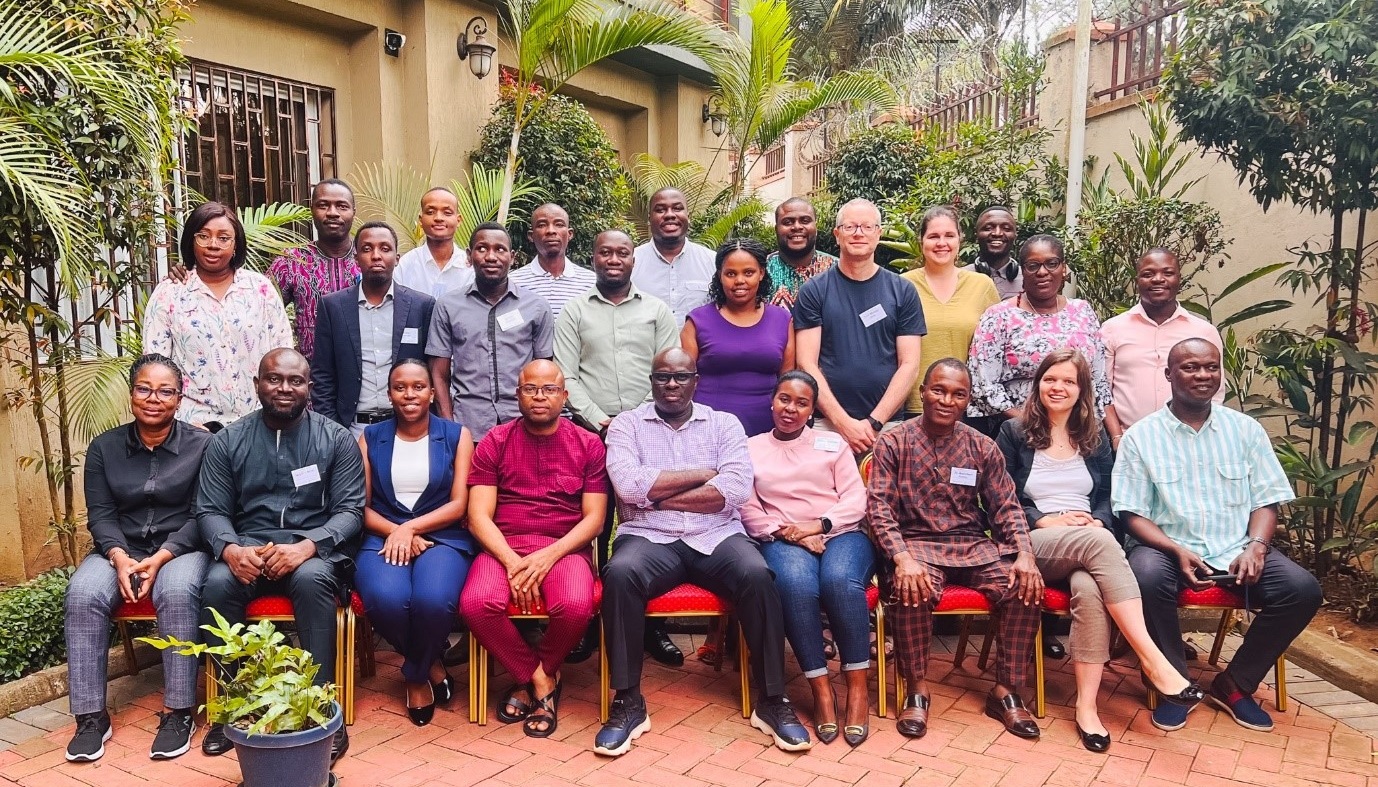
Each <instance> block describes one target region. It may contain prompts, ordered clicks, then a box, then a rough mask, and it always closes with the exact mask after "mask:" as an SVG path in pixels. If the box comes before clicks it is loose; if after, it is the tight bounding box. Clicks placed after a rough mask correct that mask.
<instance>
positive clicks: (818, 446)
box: [813, 432, 842, 454]
mask: <svg viewBox="0 0 1378 787" xmlns="http://www.w3.org/2000/svg"><path fill="white" fill-rule="evenodd" d="M813 450H815V451H826V452H828V453H830V454H835V453H837V452H838V451H841V450H842V435H840V434H832V433H827V432H825V433H823V434H815V435H814V438H813Z"/></svg>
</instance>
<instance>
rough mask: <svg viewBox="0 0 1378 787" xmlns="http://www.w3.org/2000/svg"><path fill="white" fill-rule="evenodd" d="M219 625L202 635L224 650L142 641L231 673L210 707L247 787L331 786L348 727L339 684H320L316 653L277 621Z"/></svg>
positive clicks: (180, 642) (167, 639)
mask: <svg viewBox="0 0 1378 787" xmlns="http://www.w3.org/2000/svg"><path fill="white" fill-rule="evenodd" d="M211 614H212V615H214V616H215V625H207V626H202V627H201V628H203V629H205V630H206V631H208V632H210V633H211V634H214V635H215V636H216V637H217V638H219V639H220V640H221V641H222V642H223V643H224V644H223V645H206V644H200V643H195V642H186V641H184V640H179V639H176V638H175V637H140V638H139V639H140V641H142V642H147V643H148V644H150V645H152V646H153V647H155V648H158V649H159V650H162V649H165V648H176V649H177V652H178V653H180V654H181V655H183V656H196V657H200V656H201V655H203V654H208V655H211V656H214V657H216V659H217V660H218V661H219V662H220V664H222V665H224V666H225V671H228V670H234V675H233V676H232V677H230V678H229V679H228V680H223V681H222V684H221V687H220V688H221V690H220V692H219V693H218V694H216V695H215V696H214V697H212V698H210V699H209V700H208V701H207V703H206V706H205V710H206V716H207V718H208V719H209V721H210V722H212V723H217V724H224V725H225V735H226V737H228V738H229V739H230V742H231V743H233V744H234V749H235V752H237V753H238V754H239V769H240V771H241V772H242V773H243V775H244V785H245V787H326V785H327V783H328V782H329V781H330V741H331V738H332V736H334V734H335V731H336V730H338V729H339V728H340V725H341V724H343V723H344V716H343V714H342V713H341V711H340V705H339V703H338V702H337V701H336V687H335V685H334V684H330V685H325V686H317V685H314V684H313V681H314V680H315V677H316V672H317V671H318V670H319V669H320V665H319V664H317V663H316V662H315V660H314V659H312V658H311V654H309V653H307V652H306V651H304V650H302V649H301V648H295V647H292V646H291V645H289V644H287V638H286V637H285V636H283V634H282V632H280V631H278V630H277V629H276V628H275V627H274V626H273V624H272V622H271V621H267V620H264V621H260V622H259V623H257V624H255V625H253V626H247V627H246V626H245V625H244V624H243V623H236V624H234V625H233V626H231V625H230V624H229V623H228V622H226V620H225V618H224V617H223V616H222V615H221V614H220V613H219V612H217V611H216V610H214V609H212V610H211Z"/></svg>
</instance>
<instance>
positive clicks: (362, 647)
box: [349, 590, 378, 678]
mask: <svg viewBox="0 0 1378 787" xmlns="http://www.w3.org/2000/svg"><path fill="white" fill-rule="evenodd" d="M349 609H350V611H351V612H353V613H354V655H355V656H357V657H358V659H359V677H362V678H371V677H373V676H374V675H375V674H377V672H378V662H377V661H376V660H374V657H373V651H374V648H376V647H377V642H375V641H374V638H373V626H372V625H371V624H370V623H369V622H368V615H365V614H364V600H363V598H362V597H360V595H359V591H357V590H352V591H350V593H349Z"/></svg>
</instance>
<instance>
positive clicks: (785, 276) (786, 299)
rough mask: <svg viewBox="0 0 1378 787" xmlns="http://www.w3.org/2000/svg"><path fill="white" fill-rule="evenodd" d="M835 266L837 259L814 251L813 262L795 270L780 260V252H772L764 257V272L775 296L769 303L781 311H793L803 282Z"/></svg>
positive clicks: (825, 253)
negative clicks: (768, 276) (770, 282)
mask: <svg viewBox="0 0 1378 787" xmlns="http://www.w3.org/2000/svg"><path fill="white" fill-rule="evenodd" d="M836 264H837V258H836V257H834V256H833V255H831V254H829V253H827V252H826V251H818V250H817V249H814V252H813V261H812V262H810V263H809V264H808V265H805V266H804V267H802V268H796V267H794V266H793V265H790V264H789V263H788V262H785V261H784V260H783V259H781V258H780V252H778V251H772V252H771V253H770V256H769V257H766V272H767V273H769V274H770V280H771V281H772V282H773V283H774V284H775V294H774V295H772V296H770V302H771V303H773V304H775V305H776V306H779V307H780V308H782V309H789V310H790V311H794V300H795V299H796V298H797V297H799V288H800V287H803V286H804V282H806V281H808V280H809V279H812V278H813V277H815V276H817V275H818V274H820V273H822V272H823V271H826V270H827V269H829V268H831V267H832V266H834V265H836Z"/></svg>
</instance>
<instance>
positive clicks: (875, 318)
mask: <svg viewBox="0 0 1378 787" xmlns="http://www.w3.org/2000/svg"><path fill="white" fill-rule="evenodd" d="M858 316H860V317H861V324H862V325H865V326H866V327H867V328H870V327H871V326H872V325H875V324H876V323H878V322H880V321H881V320H883V319H885V307H884V306H882V305H880V304H879V303H877V304H876V305H875V306H872V307H871V308H869V309H867V310H866V311H864V312H862V313H861V314H860V315H858Z"/></svg>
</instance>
